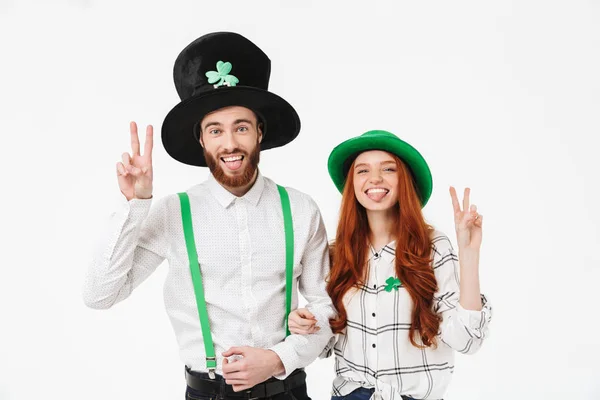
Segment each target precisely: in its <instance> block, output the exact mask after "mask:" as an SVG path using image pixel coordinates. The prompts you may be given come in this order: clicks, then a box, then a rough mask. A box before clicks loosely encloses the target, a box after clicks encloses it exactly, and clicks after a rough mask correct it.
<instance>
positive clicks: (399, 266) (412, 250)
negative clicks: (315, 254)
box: [327, 154, 441, 348]
mask: <svg viewBox="0 0 600 400" xmlns="http://www.w3.org/2000/svg"><path fill="white" fill-rule="evenodd" d="M391 155H392V157H393V158H394V160H395V161H396V164H397V166H398V171H397V174H398V204H396V205H395V207H394V212H395V224H394V231H395V238H396V259H395V268H396V275H397V276H398V278H399V279H400V281H401V282H402V285H403V286H404V287H405V288H406V290H407V291H408V293H409V295H410V297H411V299H412V301H413V309H412V315H411V326H410V330H409V338H410V342H411V343H412V345H413V346H416V347H419V348H423V347H429V346H434V347H435V346H436V336H437V334H438V330H439V326H440V321H441V318H440V316H439V315H438V314H436V313H435V312H434V311H433V296H434V294H435V292H436V291H437V281H436V279H435V275H434V272H433V268H432V266H431V262H432V260H431V249H432V244H431V232H432V230H433V228H432V227H431V226H430V225H428V224H427V223H426V222H425V219H424V218H423V214H422V212H421V201H420V199H419V196H418V194H417V190H416V189H415V184H414V180H413V177H412V174H411V172H410V170H409V169H408V167H407V166H406V165H405V164H404V163H403V162H402V161H401V160H400V159H399V158H398V157H396V156H395V155H393V154H391ZM349 171H350V172H349V173H348V176H347V178H346V183H345V187H344V191H343V194H342V205H341V207H340V219H339V222H338V228H337V233H336V239H335V244H334V245H332V246H331V252H330V254H331V259H332V263H331V271H330V273H329V279H328V280H327V292H328V294H329V296H330V297H331V299H332V301H333V304H334V306H335V307H336V309H337V311H338V316H337V318H335V319H332V320H331V321H330V323H331V328H332V330H333V331H334V332H335V333H339V332H341V331H342V330H343V329H344V328H345V327H346V322H347V313H346V308H345V307H344V303H343V298H344V295H345V294H346V293H347V292H348V290H350V289H351V288H353V287H359V286H360V285H362V284H364V283H365V279H366V276H365V275H366V266H367V260H368V258H367V254H368V246H369V234H370V228H369V223H368V220H367V212H366V210H365V208H364V207H363V206H362V205H361V204H360V203H359V202H358V200H357V199H356V196H355V194H354V174H353V173H352V171H354V162H353V163H352V166H351V167H350V169H349ZM419 337H420V339H421V343H422V344H419V343H418V341H417V339H418V338H419Z"/></svg>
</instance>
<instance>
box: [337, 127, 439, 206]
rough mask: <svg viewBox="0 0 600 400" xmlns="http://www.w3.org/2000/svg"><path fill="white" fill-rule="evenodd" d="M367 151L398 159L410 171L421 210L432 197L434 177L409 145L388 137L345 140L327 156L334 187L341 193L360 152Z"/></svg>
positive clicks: (418, 154)
mask: <svg viewBox="0 0 600 400" xmlns="http://www.w3.org/2000/svg"><path fill="white" fill-rule="evenodd" d="M368 150H382V151H386V152H388V153H392V154H395V155H396V156H398V157H399V158H400V159H401V160H402V161H404V163H405V164H406V165H407V166H408V168H409V169H410V171H411V173H412V175H413V178H414V181H415V184H416V189H417V194H418V195H419V198H420V200H421V205H422V206H423V207H424V206H425V204H427V201H429V198H430V197H431V192H432V190H433V178H432V176H431V170H430V169H429V166H428V165H427V162H426V161H425V159H424V158H423V156H422V155H421V153H419V152H418V151H417V149H415V148H414V147H412V146H411V145H410V144H408V143H406V142H405V141H403V140H401V139H399V138H397V137H392V136H390V135H389V134H383V133H382V134H376V133H375V134H372V135H369V136H358V137H354V138H352V139H348V140H346V141H345V142H342V143H340V144H339V145H337V146H336V147H335V148H334V149H333V150H332V151H331V154H330V155H329V159H328V161H327V168H328V170H329V175H330V176H331V179H332V180H333V183H334V184H335V186H336V188H337V189H338V190H339V191H340V193H342V192H343V191H344V185H345V183H346V176H347V174H348V170H349V168H350V166H351V165H352V163H353V162H354V160H355V159H356V157H358V155H359V154H360V153H363V152H365V151H368Z"/></svg>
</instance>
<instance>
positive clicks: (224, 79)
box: [206, 61, 240, 88]
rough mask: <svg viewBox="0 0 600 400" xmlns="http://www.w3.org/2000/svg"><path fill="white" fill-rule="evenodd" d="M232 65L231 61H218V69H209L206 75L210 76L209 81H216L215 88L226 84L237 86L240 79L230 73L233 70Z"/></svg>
mask: <svg viewBox="0 0 600 400" xmlns="http://www.w3.org/2000/svg"><path fill="white" fill-rule="evenodd" d="M231 68H233V67H232V65H231V63H230V62H223V61H218V62H217V70H216V71H208V72H207V73H206V77H207V78H208V83H215V82H217V81H218V83H216V84H215V85H214V86H215V88H217V87H219V86H222V85H226V86H235V85H237V84H238V82H239V81H240V80H239V79H238V78H236V77H235V76H233V75H229V73H230V72H231Z"/></svg>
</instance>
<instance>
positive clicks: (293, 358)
mask: <svg viewBox="0 0 600 400" xmlns="http://www.w3.org/2000/svg"><path fill="white" fill-rule="evenodd" d="M269 350H272V351H274V352H275V354H277V355H278V356H279V359H280V360H281V363H282V364H283V368H284V371H283V373H282V374H280V375H273V377H274V378H277V379H280V380H283V379H285V378H287V377H288V376H289V375H290V374H291V373H292V372H294V371H295V370H296V369H297V368H298V367H299V363H298V355H297V354H296V352H295V351H294V346H292V344H291V343H286V342H285V341H283V342H280V343H277V344H276V345H275V346H273V347H271V348H270V349H269Z"/></svg>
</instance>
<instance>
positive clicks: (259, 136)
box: [257, 122, 263, 143]
mask: <svg viewBox="0 0 600 400" xmlns="http://www.w3.org/2000/svg"><path fill="white" fill-rule="evenodd" d="M257 128H258V143H261V142H262V140H263V123H262V122H259V123H258V125H257Z"/></svg>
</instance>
